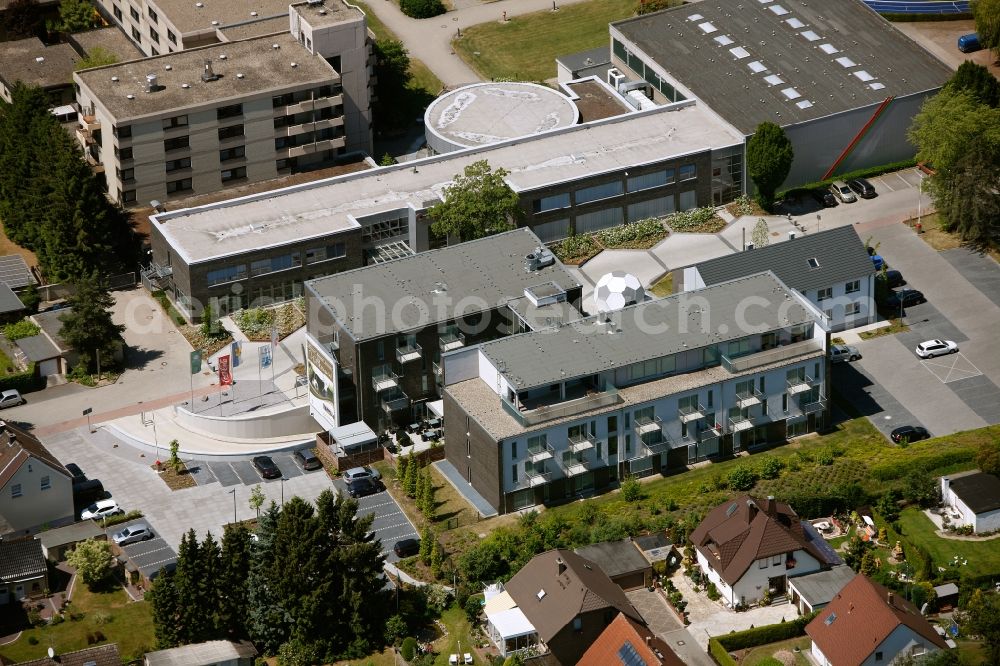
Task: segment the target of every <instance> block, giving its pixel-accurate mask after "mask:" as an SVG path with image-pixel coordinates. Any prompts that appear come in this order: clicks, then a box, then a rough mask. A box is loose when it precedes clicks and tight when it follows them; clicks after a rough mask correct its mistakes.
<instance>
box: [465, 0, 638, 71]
mask: <svg viewBox="0 0 1000 666" xmlns="http://www.w3.org/2000/svg"><path fill="white" fill-rule="evenodd" d="M635 7H636V2H635V0H592V1H591V2H585V3H581V4H578V5H570V6H568V7H563V8H561V9H560V10H559V11H557V12H553V11H551V10H544V11H540V12H535V13H533V14H525V15H523V16H516V17H514V18H512V19H511V20H509V21H507V22H506V23H500V22H499V21H497V22H491V23H482V24H480V25H476V26H472V27H471V28H468V29H467V30H466V31H465V32H464V33H462V37H461V38H459V39H456V40H454V41H453V42H452V45H453V46H454V48H455V52H456V53H458V54H459V55H460V56H461V57H462V59H463V60H465V62H467V63H468V64H469V65H470V66H471V67H472V68H473V69H474V70H476V71H477V72H478V73H479V74H480V76H482V77H483V78H484V79H486V80H490V79H505V80H513V81H545V80H546V79H551V78H554V77H555V75H556V65H555V59H556V57H558V56H562V55H568V54H571V53H577V52H579V51H584V50H586V49H590V48H594V47H595V46H607V44H608V23H610V22H611V21H617V20H619V19H623V18H627V17H629V16H632V15H633V14H634V13H635ZM497 14H498V15H499V14H500V11H499V9H498V10H497ZM498 18H499V16H498ZM539 35H544V36H545V37H544V39H539Z"/></svg>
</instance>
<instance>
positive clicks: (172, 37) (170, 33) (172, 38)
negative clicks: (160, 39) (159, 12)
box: [167, 29, 177, 44]
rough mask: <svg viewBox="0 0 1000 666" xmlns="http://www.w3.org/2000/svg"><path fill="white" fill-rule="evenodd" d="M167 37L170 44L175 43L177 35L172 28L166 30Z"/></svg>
mask: <svg viewBox="0 0 1000 666" xmlns="http://www.w3.org/2000/svg"><path fill="white" fill-rule="evenodd" d="M167 39H168V40H170V43H171V44H176V43H177V35H175V34H174V32H173V30H169V29H168V30H167Z"/></svg>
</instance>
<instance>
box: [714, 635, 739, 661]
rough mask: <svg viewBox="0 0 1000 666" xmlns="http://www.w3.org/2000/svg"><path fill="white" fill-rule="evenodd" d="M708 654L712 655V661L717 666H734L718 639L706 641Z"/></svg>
mask: <svg viewBox="0 0 1000 666" xmlns="http://www.w3.org/2000/svg"><path fill="white" fill-rule="evenodd" d="M708 653H709V654H710V655H712V659H714V660H715V663H717V664H718V665H719V666H736V662H735V661H734V660H733V658H732V657H730V656H729V653H728V652H726V648H724V647H722V643H720V642H719V639H718V638H709V639H708Z"/></svg>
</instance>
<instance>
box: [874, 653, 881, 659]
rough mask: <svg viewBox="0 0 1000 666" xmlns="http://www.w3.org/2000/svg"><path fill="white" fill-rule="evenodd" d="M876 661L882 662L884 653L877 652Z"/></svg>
mask: <svg viewBox="0 0 1000 666" xmlns="http://www.w3.org/2000/svg"><path fill="white" fill-rule="evenodd" d="M875 661H882V653H881V652H876V653H875Z"/></svg>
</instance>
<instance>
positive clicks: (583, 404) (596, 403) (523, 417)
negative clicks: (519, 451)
mask: <svg viewBox="0 0 1000 666" xmlns="http://www.w3.org/2000/svg"><path fill="white" fill-rule="evenodd" d="M621 401H622V397H621V396H620V395H618V389H616V388H615V387H613V386H609V387H608V388H607V389H605V390H604V391H601V392H599V393H593V394H591V395H586V396H584V397H582V398H576V399H575V400H567V401H565V402H560V403H556V404H554V405H542V406H541V407H536V408H535V409H526V410H523V411H522V410H520V409H518V408H517V407H516V406H515V405H512V404H511V403H510V401H508V400H507V398H505V397H501V398H500V404H501V405H503V408H504V411H506V412H507V413H508V414H510V415H511V416H513V417H514V419H515V420H517V422H518V423H520V424H521V426H522V427H525V428H527V427H529V426H533V425H536V424H538V423H544V422H545V421H551V420H553V419H561V418H564V417H566V416H572V415H574V414H580V413H581V412H588V411H590V410H592V409H600V408H601V407H608V406H610V405H616V404H618V403H620V402H621Z"/></svg>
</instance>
